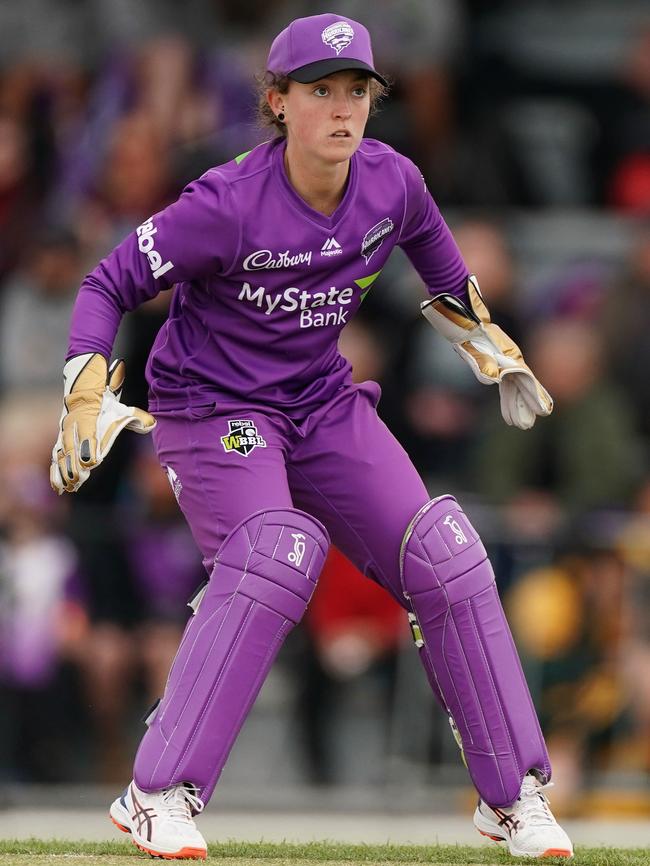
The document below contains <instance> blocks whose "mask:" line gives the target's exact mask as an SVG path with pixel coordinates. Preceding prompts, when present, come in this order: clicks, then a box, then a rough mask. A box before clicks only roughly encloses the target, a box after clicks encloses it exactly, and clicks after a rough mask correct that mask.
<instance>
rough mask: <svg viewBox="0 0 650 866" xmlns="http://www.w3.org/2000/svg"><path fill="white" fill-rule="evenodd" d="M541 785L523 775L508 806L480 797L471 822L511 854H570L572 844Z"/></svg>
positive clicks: (536, 855)
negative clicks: (496, 805)
mask: <svg viewBox="0 0 650 866" xmlns="http://www.w3.org/2000/svg"><path fill="white" fill-rule="evenodd" d="M550 784H551V783H549V784H547V785H543V784H542V783H541V782H540V781H539V780H538V779H536V778H535V776H532V775H528V776H524V782H523V784H522V786H521V793H520V794H519V797H518V798H517V799H516V800H515V802H514V803H513V804H512V806H510V807H509V808H507V809H491V808H490V806H488V805H487V803H484V802H483V800H479V801H478V806H477V807H476V812H474V826H475V827H476V829H477V830H478V831H479V833H482V834H483V835H484V836H489V837H490V839H494V841H495V842H507V844H508V848H509V849H510V853H511V854H512V855H513V856H514V857H573V845H572V844H571V840H570V839H569V837H568V836H567V834H566V833H565V832H564V830H563V829H562V828H561V827H560V825H559V824H558V823H557V821H556V820H555V818H554V817H553V813H552V812H551V810H550V809H549V805H548V799H547V798H546V795H545V794H544V793H543V791H544V789H545V788H548V787H550Z"/></svg>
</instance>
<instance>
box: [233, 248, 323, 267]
mask: <svg viewBox="0 0 650 866" xmlns="http://www.w3.org/2000/svg"><path fill="white" fill-rule="evenodd" d="M298 265H307V267H309V266H310V265H311V250H309V252H307V253H296V254H295V255H292V254H291V253H290V251H289V250H285V251H284V252H283V253H278V254H277V256H276V257H275V258H273V253H272V252H271V250H255V252H254V253H251V254H250V255H249V256H246V258H245V259H244V270H245V271H266V270H270V269H272V268H295V267H297V266H298Z"/></svg>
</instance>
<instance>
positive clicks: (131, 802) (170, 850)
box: [109, 782, 208, 860]
mask: <svg viewBox="0 0 650 866" xmlns="http://www.w3.org/2000/svg"><path fill="white" fill-rule="evenodd" d="M202 810H203V801H202V800H200V799H199V797H197V795H196V792H195V790H194V788H192V787H191V786H189V785H174V786H173V787H171V788H165V790H164V791H156V792H155V793H153V794H147V793H146V792H145V791H141V790H140V789H139V788H138V786H137V785H136V784H135V782H131V784H130V785H129V786H128V788H127V789H126V791H124V793H123V794H122V795H121V796H120V797H118V798H117V800H115V801H114V802H113V803H112V804H111V808H110V813H109V814H110V818H111V821H112V822H113V823H114V824H115V825H116V827H118V828H119V829H120V830H122V832H123V833H130V834H131V836H132V838H133V843H134V845H136V846H137V847H138V848H139V849H140V850H141V851H144V852H145V853H146V854H151V856H152V857H163V858H164V859H165V860H205V858H206V857H207V854H208V847H207V845H206V844H205V839H204V838H203V836H202V835H201V834H200V833H199V831H198V830H197V829H196V825H195V823H194V821H193V820H192V812H193V811H194V812H195V813H196V812H201V811H202Z"/></svg>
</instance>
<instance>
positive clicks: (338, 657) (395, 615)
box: [298, 547, 406, 784]
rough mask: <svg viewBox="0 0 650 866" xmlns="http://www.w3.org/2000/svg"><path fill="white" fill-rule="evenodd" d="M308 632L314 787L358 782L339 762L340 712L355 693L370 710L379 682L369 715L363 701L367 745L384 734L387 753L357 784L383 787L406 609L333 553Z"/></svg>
mask: <svg viewBox="0 0 650 866" xmlns="http://www.w3.org/2000/svg"><path fill="white" fill-rule="evenodd" d="M304 631H305V632H306V636H307V638H308V644H307V646H306V647H305V651H304V654H303V655H302V657H301V659H300V671H299V685H298V712H299V723H300V728H301V730H300V733H301V739H302V740H303V741H304V744H305V747H306V748H305V752H306V758H307V768H308V774H309V776H308V777H309V781H310V782H314V783H317V784H336V783H339V784H340V783H341V782H350V781H352V779H351V778H350V775H349V774H348V773H346V768H345V767H343V766H342V765H341V762H340V758H341V750H340V748H339V743H340V733H341V731H340V729H341V722H342V719H341V715H342V713H341V710H342V708H344V706H345V703H346V698H349V697H350V695H351V694H352V693H353V692H354V693H357V694H359V693H360V694H361V695H362V696H363V695H365V697H366V701H365V702H364V703H365V704H366V706H367V705H368V703H369V702H368V700H367V697H368V685H369V684H370V682H372V681H374V685H375V690H376V691H377V692H378V694H379V698H378V701H376V702H370V704H371V712H370V713H369V714H368V715H366V714H365V713H364V707H363V704H362V702H361V701H359V702H358V703H357V709H358V713H359V714H360V715H363V717H364V723H365V725H366V728H367V732H366V738H365V744H366V745H367V744H368V741H369V740H374V739H375V737H376V736H377V730H379V736H378V739H379V740H380V741H381V746H380V748H379V749H378V750H377V753H376V755H375V756H374V758H375V759H374V760H371V761H370V762H366V767H365V768H364V769H365V771H366V774H367V776H366V778H364V779H359V778H358V773H359V770H358V769H357V770H356V778H355V781H356V782H357V783H359V782H365V783H368V782H373V783H377V782H381V781H383V775H382V771H383V769H384V767H383V756H385V754H386V745H387V741H388V736H389V725H390V719H391V715H392V703H393V697H394V687H395V675H396V657H397V652H398V650H399V647H400V644H401V642H402V639H403V638H404V637H405V636H406V635H405V623H404V617H403V615H402V610H401V608H400V606H399V605H398V604H397V603H396V602H395V601H394V600H393V599H392V598H391V597H390V596H389V595H388V594H387V593H385V592H382V590H381V589H380V588H379V587H378V586H377V585H376V584H374V583H373V582H372V581H370V580H367V579H366V578H365V577H364V576H363V575H362V574H361V573H360V572H359V571H358V570H357V569H356V568H355V567H354V566H353V565H352V563H351V562H350V561H349V560H348V559H346V557H345V556H343V554H342V553H341V552H340V551H338V550H337V549H336V548H335V547H332V548H330V552H329V555H328V557H327V560H326V562H325V565H324V567H323V570H322V572H321V574H320V577H319V580H318V588H317V590H316V593H315V594H314V598H313V599H312V602H311V604H310V606H309V609H308V611H307V615H306V617H305V622H304ZM377 704H378V705H377ZM348 721H349V720H348ZM360 748H361V746H360ZM378 762H379V763H378Z"/></svg>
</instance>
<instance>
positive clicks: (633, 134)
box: [0, 0, 650, 809]
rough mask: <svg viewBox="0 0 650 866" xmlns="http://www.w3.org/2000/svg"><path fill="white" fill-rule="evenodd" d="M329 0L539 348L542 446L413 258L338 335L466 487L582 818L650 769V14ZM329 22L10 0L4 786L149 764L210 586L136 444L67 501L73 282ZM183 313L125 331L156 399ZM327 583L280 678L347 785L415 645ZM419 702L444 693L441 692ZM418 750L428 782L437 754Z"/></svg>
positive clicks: (215, 6)
mask: <svg viewBox="0 0 650 866" xmlns="http://www.w3.org/2000/svg"><path fill="white" fill-rule="evenodd" d="M334 6H335V7H336V10H337V11H340V12H341V13H343V14H347V15H350V16H351V17H354V18H358V19H360V20H362V21H363V22H364V23H365V24H366V25H367V26H368V28H369V29H370V31H371V33H372V36H373V42H374V47H375V61H376V65H377V68H378V69H379V70H381V71H383V72H385V73H387V74H388V76H389V77H390V78H391V80H392V82H393V85H392V89H391V95H390V98H389V99H388V100H387V101H386V102H385V104H384V105H383V106H382V109H381V111H380V112H379V114H377V116H375V117H373V118H372V119H371V122H370V127H369V130H368V135H370V136H375V137H377V138H381V139H383V140H384V141H386V142H388V143H389V144H391V145H393V146H395V147H396V148H397V149H399V150H400V151H402V152H403V153H405V154H407V155H408V156H410V157H411V158H412V159H414V160H415V161H416V163H417V164H418V165H419V166H420V168H421V169H422V171H423V173H424V175H425V178H426V180H427V183H428V185H429V188H430V190H431V192H432V194H433V196H434V197H435V198H436V200H437V201H438V203H439V205H440V206H441V208H442V210H443V214H444V215H445V216H446V218H447V221H448V222H449V223H450V225H451V227H452V230H453V232H454V235H455V237H456V240H457V242H458V244H459V246H460V248H461V251H462V253H463V255H464V257H465V260H466V262H467V264H468V267H469V268H470V270H471V271H473V272H474V273H476V274H477V275H478V277H479V281H480V284H481V287H482V290H483V293H484V295H485V297H486V300H487V303H488V306H489V307H490V309H491V311H492V314H493V316H492V317H493V320H495V321H496V322H497V323H499V324H500V325H501V326H502V327H503V328H504V330H506V331H507V332H508V333H509V334H511V335H512V336H513V337H514V338H515V339H516V340H517V341H518V342H520V344H521V345H522V348H523V349H524V351H525V354H526V357H527V360H528V361H529V363H530V365H531V366H532V368H533V369H534V370H535V372H536V374H537V375H538V377H539V378H540V380H541V381H542V382H543V383H544V384H545V386H546V387H547V388H548V390H549V391H550V392H551V394H552V395H553V397H554V399H555V411H554V413H553V415H552V416H551V417H550V418H549V419H546V420H544V421H541V422H539V423H538V424H537V425H536V426H535V427H534V428H533V429H532V430H531V431H528V432H526V433H522V432H521V431H518V430H516V429H513V428H508V427H506V426H505V425H504V424H503V422H502V420H501V418H500V415H499V411H498V399H497V395H496V394H495V393H493V390H492V389H489V388H485V387H484V386H481V385H479V384H478V383H477V382H476V381H475V380H474V378H473V376H472V374H471V372H470V371H469V370H468V369H467V368H466V367H465V366H464V365H463V363H462V362H461V361H460V360H459V359H458V358H457V356H456V355H455V354H454V353H453V352H452V351H450V348H449V346H448V345H447V344H446V343H444V341H442V340H440V339H439V338H438V337H437V336H436V335H435V334H434V333H433V331H432V330H431V328H430V327H429V326H428V325H427V323H426V322H425V321H424V319H422V317H421V316H420V315H419V301H420V299H422V298H423V297H424V291H423V288H422V285H421V283H420V281H419V279H418V278H417V275H416V274H415V273H414V272H413V270H412V269H411V268H410V266H409V265H408V263H407V261H406V259H405V258H404V257H403V256H401V255H399V254H396V255H395V256H394V258H393V259H392V260H391V262H390V263H389V265H388V267H387V268H386V269H385V270H384V272H383V274H382V277H381V278H380V279H379V280H378V281H377V282H376V284H375V285H374V286H373V289H372V291H371V292H370V293H369V295H368V298H367V299H366V300H365V302H364V306H363V308H362V311H361V313H360V314H359V316H358V317H357V318H356V319H355V320H354V321H353V322H352V323H351V324H350V325H348V327H347V328H346V330H345V331H344V332H343V336H342V340H341V349H342V351H343V353H344V354H346V355H347V356H348V357H349V358H350V359H351V360H352V362H353V366H354V373H355V377H356V379H357V380H358V381H363V380H364V379H367V378H372V379H376V380H377V381H379V382H380V383H381V385H382V389H383V398H382V402H381V404H380V411H381V413H382V415H383V417H384V420H385V421H386V422H387V423H388V425H389V426H390V427H391V429H392V430H393V431H394V432H395V434H396V435H397V436H398V438H399V439H400V441H401V442H402V443H403V444H404V446H405V447H406V449H407V450H408V452H409V453H410V455H411V456H412V458H413V460H414V462H415V463H416V465H417V466H418V468H419V469H420V471H421V472H422V474H423V477H424V478H425V480H426V483H427V485H428V488H429V490H430V492H431V494H432V495H438V494H440V493H443V492H451V493H454V494H455V495H457V496H458V497H459V498H461V502H462V503H464V504H465V506H466V510H467V511H468V513H469V515H470V517H471V518H472V520H473V521H474V523H475V524H476V525H477V527H478V528H479V530H480V531H481V533H482V535H483V536H484V538H485V539H486V542H487V544H488V546H489V549H490V553H491V555H492V558H493V562H494V564H495V570H496V573H497V579H498V582H499V585H500V588H501V591H502V595H503V598H504V602H505V604H506V606H507V609H508V612H509V615H510V617H511V622H512V626H513V631H514V634H515V638H516V640H517V643H518V645H519V647H520V650H521V652H522V655H523V659H524V663H525V666H526V669H527V673H528V676H529V679H530V683H531V688H532V691H533V695H534V698H535V701H536V703H537V706H538V709H539V712H540V714H541V718H542V723H543V726H544V730H545V732H546V734H547V736H548V740H549V745H550V747H551V750H552V757H553V759H554V761H555V764H556V767H557V770H558V775H559V776H560V777H561V782H562V785H561V787H560V789H559V791H560V795H561V796H563V797H564V799H565V803H564V805H565V808H566V809H569V808H574V809H577V808H579V807H578V806H576V804H577V803H579V802H584V796H586V793H587V792H588V791H589V790H590V789H591V788H590V786H592V785H593V784H595V783H594V779H597V778H601V777H602V774H607V773H609V774H610V776H611V774H619V775H620V777H621V778H628V777H629V778H632V779H634V780H636V781H635V782H634V784H637V785H638V783H639V782H638V780H639V779H641V780H642V781H641V784H642V785H645V787H646V788H647V787H648V785H649V784H650V679H649V678H648V670H649V669H650V613H649V611H650V376H649V375H648V370H649V369H650V337H649V334H650V15H648V10H647V6H645V4H644V3H641V2H638V0H620V2H618V3H616V4H611V3H609V2H605V0H590V2H589V3H587V2H584V0H563V2H559V0H531V2H528V3H526V4H522V3H518V2H516V0H496V2H493V0H491V2H485V0H436V2H435V3H433V2H427V0H372V2H371V0H337V2H336V3H335V4H334ZM326 10H327V5H326V4H323V3H315V2H309V0H265V2H263V3H262V2H259V0H249V2H247V3H241V2H238V3H235V2H232V0H221V2H218V0H185V2H184V3H183V4H179V3H176V2H173V0H156V2H154V0H139V2H138V3H131V2H129V0H22V2H21V3H19V4H13V3H4V4H0V449H1V453H2V454H3V458H4V483H3V485H2V489H1V490H0V706H1V707H2V712H1V713H0V780H9V781H70V780H95V781H98V780H100V781H111V782H112V781H124V779H128V778H129V774H130V761H131V758H132V754H133V748H134V746H135V744H136V743H137V741H138V739H139V736H140V734H141V728H140V727H139V724H138V720H139V716H140V715H141V714H142V713H143V712H144V711H145V710H146V707H147V706H148V705H149V704H150V703H151V702H152V701H153V700H154V699H155V698H156V697H157V696H158V695H159V694H160V693H161V691H162V689H163V687H164V680H165V676H166V672H167V669H168V665H169V661H170V659H171V657H172V656H173V653H174V650H175V647H176V645H177V643H178V640H179V637H180V633H181V629H182V627H183V621H184V619H185V617H186V614H187V609H186V608H185V602H186V600H187V598H188V597H189V596H190V595H191V593H192V591H193V589H194V588H195V587H196V586H197V585H198V584H199V583H200V582H201V580H202V579H203V575H202V565H201V561H200V556H199V554H198V551H197V550H196V548H195V546H194V543H193V541H192V538H191V537H190V536H189V532H188V530H187V529H186V527H185V525H184V523H183V521H182V518H181V516H180V513H179V511H178V508H177V506H176V502H175V499H174V495H173V491H172V489H171V488H170V486H169V483H168V480H167V478H166V477H165V475H164V473H163V472H162V470H161V469H160V467H159V466H158V463H157V461H156V458H155V455H154V454H153V452H152V450H151V445H150V443H149V442H146V441H145V442H142V441H138V442H135V441H133V440H134V439H136V438H137V439H140V437H131V436H129V435H128V434H126V435H124V436H123V437H121V438H120V440H119V441H118V445H117V446H116V448H115V449H114V451H113V452H112V453H111V457H110V460H109V461H108V464H107V465H105V466H102V467H100V469H98V470H97V471H96V472H94V473H93V477H92V479H91V480H90V481H89V482H88V484H87V485H86V486H85V487H84V488H83V490H82V491H80V493H79V494H77V495H76V496H75V497H64V498H62V499H57V497H56V496H55V495H54V494H53V493H52V492H51V490H50V488H49V484H48V478H47V467H48V464H49V454H50V449H51V447H52V443H53V440H54V438H55V434H56V425H57V421H58V416H59V413H60V399H61V369H62V366H63V363H64V359H65V352H66V347H67V331H68V323H69V319H70V313H71V308H72V305H73V303H74V299H75V295H76V291H77V288H78V285H79V282H80V279H81V277H82V276H83V274H84V273H86V272H87V271H88V270H90V269H91V268H92V267H94V265H95V264H96V262H97V261H98V260H99V259H100V258H101V257H102V256H103V255H105V254H106V253H107V252H108V251H109V250H110V249H111V248H112V247H113V246H114V245H115V244H116V243H117V242H118V241H119V240H121V239H122V238H123V237H124V236H125V234H127V233H128V232H129V231H131V230H132V229H134V228H135V227H136V226H137V225H139V224H140V223H141V222H143V221H144V220H145V219H146V218H147V217H149V216H150V215H151V214H152V213H154V212H156V211H158V210H160V209H161V208H162V207H164V206H165V205H166V204H168V203H169V202H171V201H173V200H174V199H175V198H176V197H177V196H178V194H179V192H180V190H181V189H182V187H183V186H184V185H185V184H186V183H187V182H188V181H189V180H191V179H192V178H194V177H196V176H198V175H200V174H201V173H202V172H203V171H205V170H206V169H207V168H209V167H210V166H212V165H215V164H218V163H220V162H224V161H226V160H229V159H231V158H233V157H234V156H236V155H237V154H239V153H241V152H243V151H245V150H248V149H249V148H250V147H251V146H254V145H255V144H256V143H257V142H259V141H260V140H262V138H261V135H262V134H261V133H260V131H259V129H258V128H257V127H256V123H255V101H256V99H255V93H254V79H253V76H254V74H255V73H257V72H260V71H262V70H263V67H264V60H265V57H266V52H267V50H268V45H269V41H270V39H271V38H272V36H273V35H274V34H275V33H276V32H278V30H279V29H281V28H282V27H283V26H285V25H286V23H287V22H288V21H289V20H291V18H293V17H296V16H297V15H300V14H313V13H317V12H322V11H326ZM168 301H169V298H168V297H167V296H166V295H161V296H159V297H158V298H157V299H156V300H154V301H152V302H150V303H149V304H147V305H145V306H144V307H142V308H141V309H140V310H138V311H136V312H135V313H133V314H130V315H129V316H128V317H127V318H126V319H125V320H124V323H123V326H122V328H121V330H120V333H119V335H118V341H117V345H116V354H119V355H120V356H122V357H124V358H125V359H126V361H127V372H128V378H127V386H126V389H125V394H124V399H125V400H126V401H127V402H130V403H135V404H137V405H146V383H145V381H144V364H145V361H146V357H147V354H148V351H149V347H150V345H151V342H152V340H153V338H154V336H155V334H156V332H157V330H158V328H159V327H160V325H161V324H162V322H163V321H164V319H165V315H166V309H167V304H168ZM387 493H388V492H387ZM321 583H322V586H321V587H320V588H319V591H318V593H317V595H316V599H315V602H314V605H313V607H312V609H311V610H310V612H309V614H308V617H307V620H306V622H305V624H304V626H303V628H302V630H301V631H300V632H299V633H298V636H297V637H296V638H295V639H294V640H293V641H292V642H290V646H289V647H288V649H287V652H286V653H285V657H284V659H283V658H282V657H281V659H280V665H283V664H284V665H285V666H286V668H287V670H288V671H290V672H291V676H292V681H293V683H294V690H293V698H292V703H291V706H290V708H289V710H288V711H287V715H288V717H290V723H291V725H293V730H295V732H296V741H297V742H298V743H300V744H301V747H302V753H303V755H304V760H303V772H304V777H305V779H307V780H309V781H312V782H316V783H322V784H326V783H332V782H334V783H335V782H341V781H349V779H346V776H345V767H344V766H341V761H340V760H337V754H336V748H337V743H336V738H335V737H334V735H333V733H332V731H333V728H334V727H336V726H335V725H333V724H331V723H330V722H331V720H332V719H335V718H336V714H337V712H339V715H340V708H341V706H342V705H343V704H345V701H346V699H348V698H349V696H350V694H352V693H356V694H359V693H363V688H362V685H360V684H362V683H363V682H364V681H365V682H368V681H369V678H370V680H372V681H373V682H374V683H375V685H376V689H375V691H374V692H373V694H375V697H376V696H377V695H379V696H380V697H379V698H378V699H377V700H376V701H375V704H373V707H374V710H373V715H372V718H371V719H370V720H369V721H368V724H376V725H377V726H378V729H379V731H380V733H379V740H380V741H381V742H384V743H385V744H386V748H387V749H388V748H389V746H390V743H392V746H390V748H395V737H394V735H393V734H392V733H391V726H392V725H393V724H394V721H395V718H402V717H403V716H404V712H403V711H402V712H401V713H400V712H398V711H396V705H397V704H398V703H399V702H400V700H402V698H401V697H400V693H401V691H403V688H402V686H403V684H401V683H400V676H401V674H400V670H401V662H400V659H401V653H402V652H403V651H404V646H405V645H406V643H407V642H408V641H409V640H410V638H409V637H408V636H407V635H406V634H405V627H404V621H403V617H402V615H401V613H400V611H399V610H396V609H395V607H394V605H393V603H392V602H391V601H390V599H385V598H384V597H383V596H382V595H381V593H379V592H378V590H376V588H375V587H374V586H373V585H372V584H370V582H369V581H365V580H364V579H363V578H361V577H360V576H359V575H358V574H357V573H356V572H355V571H354V569H353V568H352V567H351V566H350V564H349V563H347V562H345V561H344V560H343V558H342V557H341V556H340V554H338V553H337V552H336V551H333V552H332V554H331V557H330V560H329V561H328V566H327V568H326V572H325V574H324V576H323V579H322V581H321ZM409 652H410V650H409ZM364 678H365V680H364ZM346 696H347V698H346ZM348 703H349V701H348ZM337 707H338V710H337ZM413 712H417V713H422V714H424V715H425V716H429V715H433V713H434V710H433V708H432V706H430V705H429V704H428V703H427V702H426V701H425V702H424V704H423V705H422V706H417V707H415V708H414V710H413ZM44 718H47V720H48V721H47V724H46V725H43V719H44ZM339 727H340V726H339ZM432 729H433V728H432ZM425 751H426V756H427V760H428V761H429V762H430V764H431V768H432V772H435V768H436V764H437V763H439V762H440V749H439V748H438V747H436V745H435V744H432V745H431V747H430V748H427V749H426V750H425ZM382 772H383V773H384V775H385V774H386V773H387V772H388V771H387V770H385V769H384V770H382V767H378V766H374V767H373V768H372V773H373V775H372V780H373V781H377V780H378V779H381V778H382ZM578 794H580V795H581V796H582V797H583V800H582V801H581V800H580V799H579V797H577V796H576V795H578ZM646 805H647V801H646Z"/></svg>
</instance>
